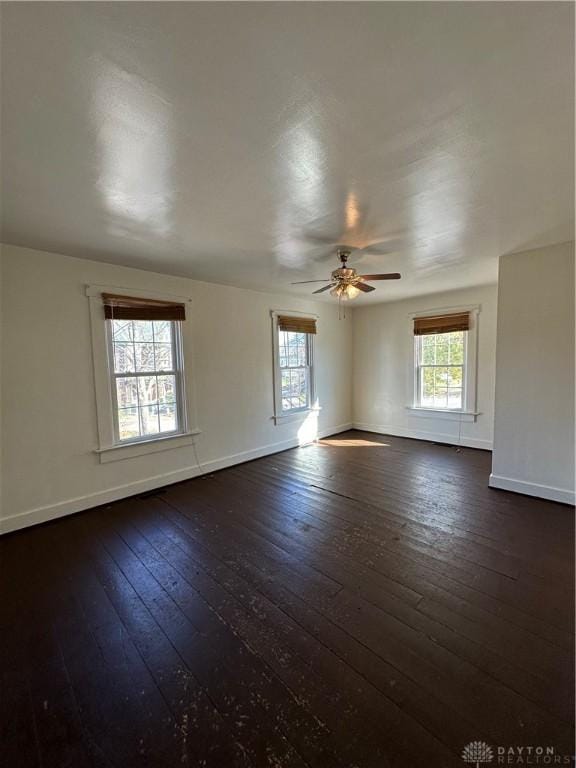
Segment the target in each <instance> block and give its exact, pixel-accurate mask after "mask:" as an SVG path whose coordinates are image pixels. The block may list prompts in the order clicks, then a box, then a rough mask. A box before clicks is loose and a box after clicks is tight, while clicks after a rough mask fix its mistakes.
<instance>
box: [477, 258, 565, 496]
mask: <svg viewBox="0 0 576 768" xmlns="http://www.w3.org/2000/svg"><path fill="white" fill-rule="evenodd" d="M496 361H497V362H496V366H497V372H498V373H497V377H496V420H495V434H494V455H493V462H492V475H491V478H490V484H491V485H492V486H494V487H499V488H507V489H509V490H516V491H520V492H522V493H528V494H533V495H536V496H543V497H544V498H550V499H555V500H557V501H564V502H571V503H574V243H564V244H561V245H556V246H553V247H549V248H541V249H538V250H533V251H526V252H524V253H515V254H512V255H508V256H503V257H502V258H501V259H500V280H499V288H498V342H497V355H496Z"/></svg>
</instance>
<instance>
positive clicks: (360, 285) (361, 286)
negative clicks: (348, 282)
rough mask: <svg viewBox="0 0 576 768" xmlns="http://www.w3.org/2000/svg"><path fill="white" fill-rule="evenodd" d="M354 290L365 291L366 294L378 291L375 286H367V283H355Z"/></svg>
mask: <svg viewBox="0 0 576 768" xmlns="http://www.w3.org/2000/svg"><path fill="white" fill-rule="evenodd" d="M354 288H358V290H359V291H364V293H370V291H375V290H376V288H374V286H373V285H366V284H365V283H354Z"/></svg>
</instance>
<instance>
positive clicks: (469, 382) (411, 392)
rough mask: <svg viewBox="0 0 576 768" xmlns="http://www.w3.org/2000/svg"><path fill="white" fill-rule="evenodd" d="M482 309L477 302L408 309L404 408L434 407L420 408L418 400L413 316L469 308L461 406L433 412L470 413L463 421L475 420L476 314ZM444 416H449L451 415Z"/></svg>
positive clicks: (446, 313)
mask: <svg viewBox="0 0 576 768" xmlns="http://www.w3.org/2000/svg"><path fill="white" fill-rule="evenodd" d="M480 310H481V305H480V304H466V305H462V306H459V307H438V308H436V309H427V310H422V311H421V312H410V313H409V314H408V315H407V317H408V335H409V339H410V341H409V345H410V346H409V347H408V348H409V349H410V350H411V352H410V355H409V363H408V388H407V391H408V399H409V401H410V402H409V404H408V405H407V406H406V407H407V408H411V409H413V410H414V411H417V410H420V411H424V410H433V409H431V408H423V407H422V406H420V405H419V404H418V392H417V376H416V345H415V343H414V339H415V338H416V337H415V336H414V319H415V318H417V317H429V316H433V315H451V314H456V313H458V312H468V313H469V315H470V328H469V330H468V332H467V334H466V349H465V364H464V377H465V379H464V382H463V384H464V392H463V395H464V408H463V409H462V411H450V410H448V409H447V410H441V409H439V410H438V413H437V414H436V415H437V416H438V417H440V418H441V417H442V416H441V414H448V413H463V414H473V417H472V418H471V419H470V418H463V419H462V421H475V420H476V415H478V414H477V411H476V399H477V398H476V391H477V382H478V315H479V313H480ZM445 418H448V419H450V418H451V417H450V416H446V417H445Z"/></svg>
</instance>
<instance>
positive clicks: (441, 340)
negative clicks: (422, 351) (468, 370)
mask: <svg viewBox="0 0 576 768" xmlns="http://www.w3.org/2000/svg"><path fill="white" fill-rule="evenodd" d="M448 335H449V334H447V333H437V334H436V335H435V337H434V338H435V339H436V365H446V364H447V363H448V362H450V361H449V341H448Z"/></svg>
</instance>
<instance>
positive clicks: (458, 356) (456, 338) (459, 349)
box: [448, 331, 464, 365]
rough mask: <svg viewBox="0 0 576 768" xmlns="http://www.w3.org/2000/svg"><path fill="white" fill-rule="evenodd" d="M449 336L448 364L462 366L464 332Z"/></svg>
mask: <svg viewBox="0 0 576 768" xmlns="http://www.w3.org/2000/svg"><path fill="white" fill-rule="evenodd" d="M448 335H449V336H450V360H449V362H450V363H453V364H456V365H463V364H464V331H458V332H455V333H450V334H448Z"/></svg>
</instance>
